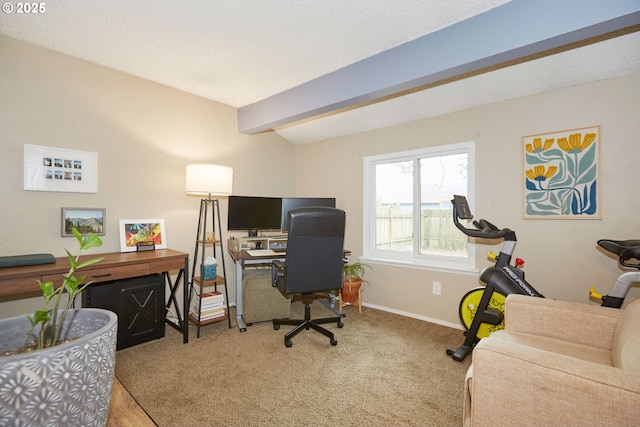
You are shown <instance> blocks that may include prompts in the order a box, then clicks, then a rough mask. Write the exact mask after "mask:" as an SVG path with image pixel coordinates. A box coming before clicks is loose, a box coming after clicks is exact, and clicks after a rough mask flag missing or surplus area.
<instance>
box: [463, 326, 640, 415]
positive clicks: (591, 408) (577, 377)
mask: <svg viewBox="0 0 640 427" xmlns="http://www.w3.org/2000/svg"><path fill="white" fill-rule="evenodd" d="M469 374H470V376H471V378H468V379H467V383H466V390H465V394H466V396H465V408H464V417H465V426H486V425H491V426H516V425H527V426H549V425H565V426H595V425H598V426H603V425H611V426H613V425H615V426H631V425H637V422H638V420H640V375H639V374H636V373H633V372H629V371H624V370H622V369H619V368H614V367H611V366H606V365H600V364H597V363H593V362H587V361H584V360H578V359H575V358H572V357H568V356H564V355H561V354H556V353H552V352H549V351H544V350H539V349H536V348H533V347H529V346H525V345H518V344H514V343H510V342H507V341H503V340H500V339H491V337H488V338H485V339H483V340H481V341H480V343H479V344H478V345H477V346H476V347H475V349H474V351H473V365H472V369H471V370H470V371H469Z"/></svg>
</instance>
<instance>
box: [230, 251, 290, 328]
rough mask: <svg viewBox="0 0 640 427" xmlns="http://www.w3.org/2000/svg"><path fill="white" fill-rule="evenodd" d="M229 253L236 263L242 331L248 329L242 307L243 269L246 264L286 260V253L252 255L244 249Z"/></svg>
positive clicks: (237, 305)
mask: <svg viewBox="0 0 640 427" xmlns="http://www.w3.org/2000/svg"><path fill="white" fill-rule="evenodd" d="M229 255H231V259H232V260H233V262H234V263H235V264H236V323H237V324H238V329H240V332H245V331H246V330H247V324H246V323H245V321H244V318H243V317H242V313H243V308H242V270H243V268H244V266H245V265H256V264H269V263H271V262H272V261H273V260H280V261H284V260H285V254H284V253H282V254H279V255H277V256H276V255H262V256H252V255H249V253H248V252H247V251H245V250H242V251H232V250H229Z"/></svg>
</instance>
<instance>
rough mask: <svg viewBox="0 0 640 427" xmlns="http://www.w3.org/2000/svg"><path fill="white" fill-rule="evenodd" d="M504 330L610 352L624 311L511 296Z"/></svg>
mask: <svg viewBox="0 0 640 427" xmlns="http://www.w3.org/2000/svg"><path fill="white" fill-rule="evenodd" d="M504 310H505V329H507V330H510V331H515V332H523V333H527V334H532V335H541V336H546V337H549V338H555V339H559V340H563V341H568V342H573V343H576V344H585V345H590V346H592V347H598V348H604V349H607V350H611V346H612V342H613V337H614V333H615V330H616V324H617V323H618V320H619V319H620V317H621V316H622V310H619V309H615V308H608V307H601V306H597V305H588V304H581V303H576V302H569V301H558V300H552V299H548V298H534V297H529V296H525V295H518V294H511V295H509V296H507V300H506V303H505V309H504Z"/></svg>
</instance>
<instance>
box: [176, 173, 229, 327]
mask: <svg viewBox="0 0 640 427" xmlns="http://www.w3.org/2000/svg"><path fill="white" fill-rule="evenodd" d="M186 178H187V179H186V186H185V191H186V193H187V194H188V195H198V196H206V198H202V199H200V216H199V217H198V232H197V234H196V243H195V250H194V253H193V266H192V268H191V280H190V282H189V284H190V287H191V288H190V290H189V305H191V296H192V292H193V289H194V286H195V281H199V284H200V293H199V298H201V297H202V288H203V287H204V282H205V278H206V274H205V262H204V261H205V255H206V254H205V252H206V248H207V246H211V247H212V250H213V257H214V258H216V260H217V257H216V246H217V245H219V246H220V262H221V264H222V275H223V278H224V297H225V303H226V309H227V319H228V323H229V328H231V313H230V312H229V293H228V291H227V286H228V284H227V269H226V266H225V262H224V242H223V239H222V225H221V223H220V201H219V198H218V197H219V196H228V195H230V194H231V191H232V187H233V169H231V168H230V167H228V166H220V165H209V164H195V165H188V166H187V176H186ZM216 220H217V221H216ZM216 223H217V226H218V229H217V238H218V240H216ZM196 269H198V270H199V271H198V272H199V274H200V276H199V278H200V279H199V280H196V279H197V277H196V271H197V270H196ZM216 275H218V274H216ZM217 285H218V282H217V280H214V286H215V287H216V290H217ZM200 301H202V300H200ZM198 308H200V306H198ZM189 310H190V307H187V308H185V312H186V313H189ZM186 317H187V316H185V321H187V319H186ZM197 320H198V321H197V331H198V332H197V336H198V338H200V326H201V325H202V323H203V322H202V321H201V319H200V311H198V317H197Z"/></svg>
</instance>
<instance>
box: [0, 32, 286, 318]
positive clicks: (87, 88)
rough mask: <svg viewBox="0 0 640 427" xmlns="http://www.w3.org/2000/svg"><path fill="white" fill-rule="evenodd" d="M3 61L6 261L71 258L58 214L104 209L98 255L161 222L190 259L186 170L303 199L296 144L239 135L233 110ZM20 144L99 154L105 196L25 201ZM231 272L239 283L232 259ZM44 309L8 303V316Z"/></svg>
mask: <svg viewBox="0 0 640 427" xmlns="http://www.w3.org/2000/svg"><path fill="white" fill-rule="evenodd" d="M0 58H2V72H1V74H0V141H1V142H0V144H1V146H2V151H1V152H0V200H2V211H1V213H0V256H2V255H17V254H28V253H52V254H54V255H56V256H64V250H63V247H66V248H68V249H70V250H72V251H74V250H75V249H76V248H77V243H76V241H75V239H73V238H69V237H64V238H63V237H61V236H60V228H61V212H60V209H61V208H62V207H92V208H106V216H107V223H106V235H105V236H104V237H103V242H104V244H103V247H102V248H101V249H100V251H102V252H117V251H119V250H120V246H119V245H120V243H119V237H118V220H119V219H124V218H164V220H165V226H166V232H167V241H168V245H169V247H171V248H172V249H176V250H180V251H185V252H188V253H193V249H194V239H195V234H196V227H197V218H198V209H199V199H198V198H196V197H188V196H186V195H185V194H184V184H185V167H186V165H187V164H189V163H194V162H211V163H220V164H224V165H228V166H231V167H233V168H234V193H235V194H245V195H265V196H272V195H280V193H286V194H293V193H294V191H295V183H294V173H295V165H294V163H295V158H294V156H295V150H294V148H293V146H292V145H291V144H289V143H288V142H287V141H285V140H284V139H282V138H281V137H280V136H279V135H277V134H275V133H266V134H261V135H256V136H247V135H240V134H238V132H237V131H236V111H235V109H234V108H232V107H229V106H226V105H223V104H219V103H216V102H212V101H209V100H206V99H204V98H200V97H197V96H193V95H189V94H186V93H184V92H181V91H178V90H174V89H170V88H168V87H165V86H162V85H158V84H155V83H152V82H149V81H146V80H142V79H139V78H136V77H133V76H130V75H127V74H124V73H120V72H117V71H114V70H111V69H109V68H105V67H101V66H98V65H95V64H91V63H88V62H85V61H81V60H78V59H74V58H71V57H69V56H65V55H61V54H58V53H54V52H52V51H49V50H46V49H41V48H38V47H34V46H31V45H28V44H24V43H21V42H17V41H14V40H12V39H9V38H6V37H0ZM24 144H35V145H43V146H50V147H59V148H66V149H73V150H83V151H91V152H96V153H98V159H99V176H98V186H99V188H98V193H95V194H82V193H60V192H39V191H24V190H23V179H22V171H23V146H24ZM221 205H222V211H223V213H222V217H223V224H226V201H223V202H222V203H221ZM93 251H94V252H96V253H97V252H98V250H93ZM227 267H228V269H227V270H228V274H229V276H230V277H229V280H230V282H231V283H235V271H234V269H233V268H232V267H233V266H232V265H231V261H230V260H229V259H228V258H227ZM230 292H231V294H232V295H231V297H230V299H231V300H232V301H234V300H235V287H233V286H232V287H231V288H230ZM39 303H40V301H39V300H38V299H35V300H32V299H30V300H23V301H15V302H4V303H0V316H2V317H8V316H12V315H18V314H22V313H24V312H27V311H31V310H32V309H33V307H34V304H38V305H36V307H37V306H39Z"/></svg>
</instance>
